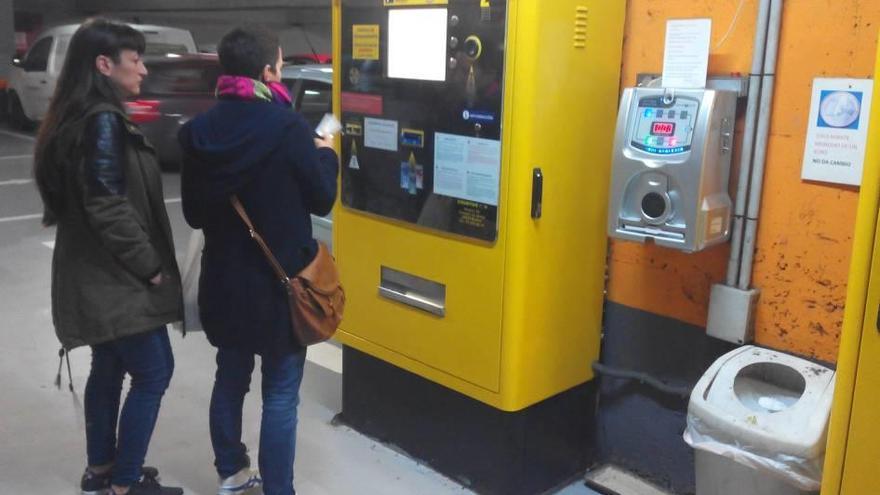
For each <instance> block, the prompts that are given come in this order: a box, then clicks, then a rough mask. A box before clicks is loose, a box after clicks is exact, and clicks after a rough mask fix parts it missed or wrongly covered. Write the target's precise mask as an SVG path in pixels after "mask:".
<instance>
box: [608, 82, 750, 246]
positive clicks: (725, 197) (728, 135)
mask: <svg viewBox="0 0 880 495" xmlns="http://www.w3.org/2000/svg"><path fill="white" fill-rule="evenodd" d="M735 113H736V94H735V93H734V92H732V91H721V90H709V89H680V90H674V89H668V88H628V89H626V90H624V93H623V97H622V99H621V103H620V111H619V114H618V122H617V130H616V137H615V144H614V165H613V167H614V168H613V171H612V179H611V203H610V207H609V218H608V233H609V235H610V236H611V237H614V238H619V239H626V240H632V241H639V242H645V241H647V240H651V241H653V242H655V243H657V244H659V245H662V246H666V247H670V248H674V249H679V250H682V251H687V252H695V251H700V250H702V249H705V248H707V247H709V246H713V245H716V244H719V243H722V242H725V241H726V240H727V239H728V238H729V236H730V215H731V200H730V195H729V192H728V179H729V175H730V160H731V154H732V153H731V145H732V139H733V122H734V120H735V117H736V115H735Z"/></svg>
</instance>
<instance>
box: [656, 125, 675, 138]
mask: <svg viewBox="0 0 880 495" xmlns="http://www.w3.org/2000/svg"><path fill="white" fill-rule="evenodd" d="M651 134H653V135H655V136H672V135H673V134H675V123H674V122H654V123H653V124H651Z"/></svg>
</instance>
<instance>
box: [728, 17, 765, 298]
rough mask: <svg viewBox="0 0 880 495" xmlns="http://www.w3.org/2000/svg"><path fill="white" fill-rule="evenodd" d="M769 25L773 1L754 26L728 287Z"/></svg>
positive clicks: (736, 256) (738, 246) (735, 264)
mask: <svg viewBox="0 0 880 495" xmlns="http://www.w3.org/2000/svg"><path fill="white" fill-rule="evenodd" d="M769 24H770V0H761V2H760V3H759V4H758V20H757V23H756V25H755V42H754V45H753V48H752V69H751V71H750V72H749V99H748V106H747V107H746V116H745V122H744V125H743V141H742V149H741V154H740V157H739V180H737V184H736V197H735V201H736V205H735V208H734V213H733V215H734V216H733V231H732V233H731V248H730V258H729V259H728V261H727V285H729V286H731V287H733V286H734V285H736V281H737V278H738V277H739V268H740V261H741V260H742V236H743V225H744V222H743V217H744V216H745V214H746V202H747V199H748V193H749V178H750V177H751V172H752V163H753V161H752V158H753V151H754V147H755V130H756V125H755V124H756V122H757V120H758V98H759V96H760V94H761V74H762V71H763V69H764V53H765V51H766V50H767V27H768V26H769Z"/></svg>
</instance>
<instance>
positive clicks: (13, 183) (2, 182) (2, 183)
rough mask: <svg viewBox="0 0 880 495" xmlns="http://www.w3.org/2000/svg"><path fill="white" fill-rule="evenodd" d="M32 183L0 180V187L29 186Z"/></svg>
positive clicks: (29, 180) (25, 180) (26, 180)
mask: <svg viewBox="0 0 880 495" xmlns="http://www.w3.org/2000/svg"><path fill="white" fill-rule="evenodd" d="M33 181H34V180H33V179H11V180H0V186H20V185H23V184H30V183H31V182H33Z"/></svg>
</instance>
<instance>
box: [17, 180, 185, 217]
mask: <svg viewBox="0 0 880 495" xmlns="http://www.w3.org/2000/svg"><path fill="white" fill-rule="evenodd" d="M0 185H3V183H2V182H0ZM180 201H181V199H180V198H169V199H166V200H165V204H172V203H180ZM35 218H43V214H42V213H33V214H31V215H19V216H17V217H5V218H0V223H7V222H19V221H22V220H33V219H35Z"/></svg>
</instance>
